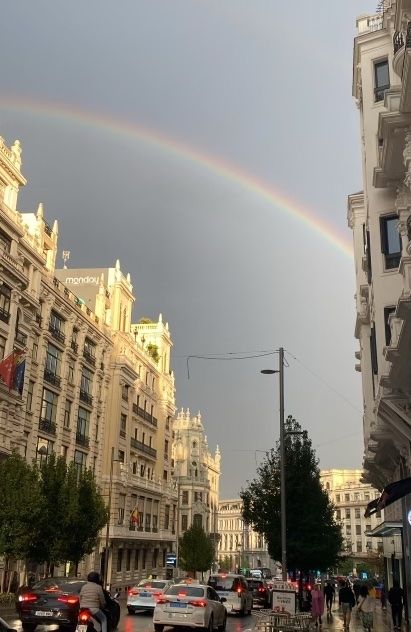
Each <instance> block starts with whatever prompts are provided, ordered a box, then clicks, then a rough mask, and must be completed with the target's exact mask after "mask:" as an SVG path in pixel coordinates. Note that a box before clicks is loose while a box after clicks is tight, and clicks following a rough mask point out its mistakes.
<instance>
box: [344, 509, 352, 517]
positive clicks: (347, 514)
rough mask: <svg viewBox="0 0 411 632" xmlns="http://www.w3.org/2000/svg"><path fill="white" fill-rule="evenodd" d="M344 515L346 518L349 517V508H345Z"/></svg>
mask: <svg viewBox="0 0 411 632" xmlns="http://www.w3.org/2000/svg"><path fill="white" fill-rule="evenodd" d="M345 517H346V518H351V511H350V509H346V510H345Z"/></svg>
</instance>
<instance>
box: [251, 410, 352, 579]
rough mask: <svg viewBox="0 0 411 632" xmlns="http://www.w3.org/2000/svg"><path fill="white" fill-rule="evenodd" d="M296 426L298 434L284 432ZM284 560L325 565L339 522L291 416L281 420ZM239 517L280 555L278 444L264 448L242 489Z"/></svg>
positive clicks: (331, 557) (307, 566)
mask: <svg viewBox="0 0 411 632" xmlns="http://www.w3.org/2000/svg"><path fill="white" fill-rule="evenodd" d="M295 432H299V433H301V434H298V435H296V434H287V433H295ZM285 453H286V491H287V508H286V516H287V565H288V569H289V570H297V569H299V570H302V571H309V570H312V569H320V570H323V571H325V570H327V569H328V568H330V567H333V566H334V565H335V562H336V561H337V559H338V555H339V552H340V550H341V546H342V535H341V527H340V525H338V524H337V523H336V522H335V520H334V507H333V505H332V503H331V502H330V500H329V496H328V494H327V492H326V491H325V490H324V489H323V487H322V485H321V481H320V470H319V467H318V460H317V457H316V455H315V451H314V450H313V448H312V444H311V441H310V440H309V438H308V434H307V432H302V430H301V425H300V424H299V423H298V422H297V421H296V420H295V419H294V418H293V417H291V416H289V417H288V418H287V419H286V421H285ZM240 496H241V498H242V500H243V518H244V520H245V522H247V523H249V524H252V525H253V527H254V529H255V530H256V531H257V532H258V533H260V534H262V535H264V537H265V539H266V541H267V544H268V552H269V554H270V556H271V557H272V559H276V560H281V522H280V519H281V515H280V501H281V499H280V446H279V444H277V446H276V448H275V449H272V450H271V451H270V452H267V454H266V457H265V460H264V461H263V463H262V464H261V465H260V467H259V468H258V469H257V477H256V478H255V479H254V480H253V481H251V483H249V484H248V487H247V488H246V489H243V490H242V491H241V494H240Z"/></svg>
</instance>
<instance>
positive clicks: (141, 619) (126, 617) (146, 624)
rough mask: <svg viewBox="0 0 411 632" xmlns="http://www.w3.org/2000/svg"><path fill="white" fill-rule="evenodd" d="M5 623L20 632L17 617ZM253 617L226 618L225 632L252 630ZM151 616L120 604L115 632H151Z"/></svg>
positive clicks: (41, 630) (46, 631) (44, 629)
mask: <svg viewBox="0 0 411 632" xmlns="http://www.w3.org/2000/svg"><path fill="white" fill-rule="evenodd" d="M6 619H7V622H8V623H9V624H10V625H11V626H13V628H14V629H15V630H18V632H21V623H20V620H19V619H18V617H17V616H11V617H6ZM254 625H255V617H254V616H253V615H251V616H246V617H239V616H236V615H229V616H228V618H227V632H248V631H250V630H252V629H253V628H254ZM54 630H58V626H55V625H49V626H43V625H42V626H40V625H39V626H38V627H37V629H36V632H52V631H54ZM153 630H154V628H153V615H152V614H145V613H138V614H133V615H130V614H128V613H127V609H126V607H125V603H124V602H121V618H120V623H119V626H118V628H117V632H153ZM167 630H168V631H169V632H171V628H165V632H167Z"/></svg>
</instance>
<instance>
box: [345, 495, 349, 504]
mask: <svg viewBox="0 0 411 632" xmlns="http://www.w3.org/2000/svg"><path fill="white" fill-rule="evenodd" d="M344 500H345V502H346V503H349V502H350V494H344Z"/></svg>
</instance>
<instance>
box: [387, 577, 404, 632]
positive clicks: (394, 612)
mask: <svg viewBox="0 0 411 632" xmlns="http://www.w3.org/2000/svg"><path fill="white" fill-rule="evenodd" d="M403 600H404V591H403V589H402V588H401V586H400V583H399V581H398V580H397V579H394V583H393V586H392V588H390V589H389V591H388V601H389V602H390V605H391V617H392V625H393V627H394V630H401V623H402V606H403Z"/></svg>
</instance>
